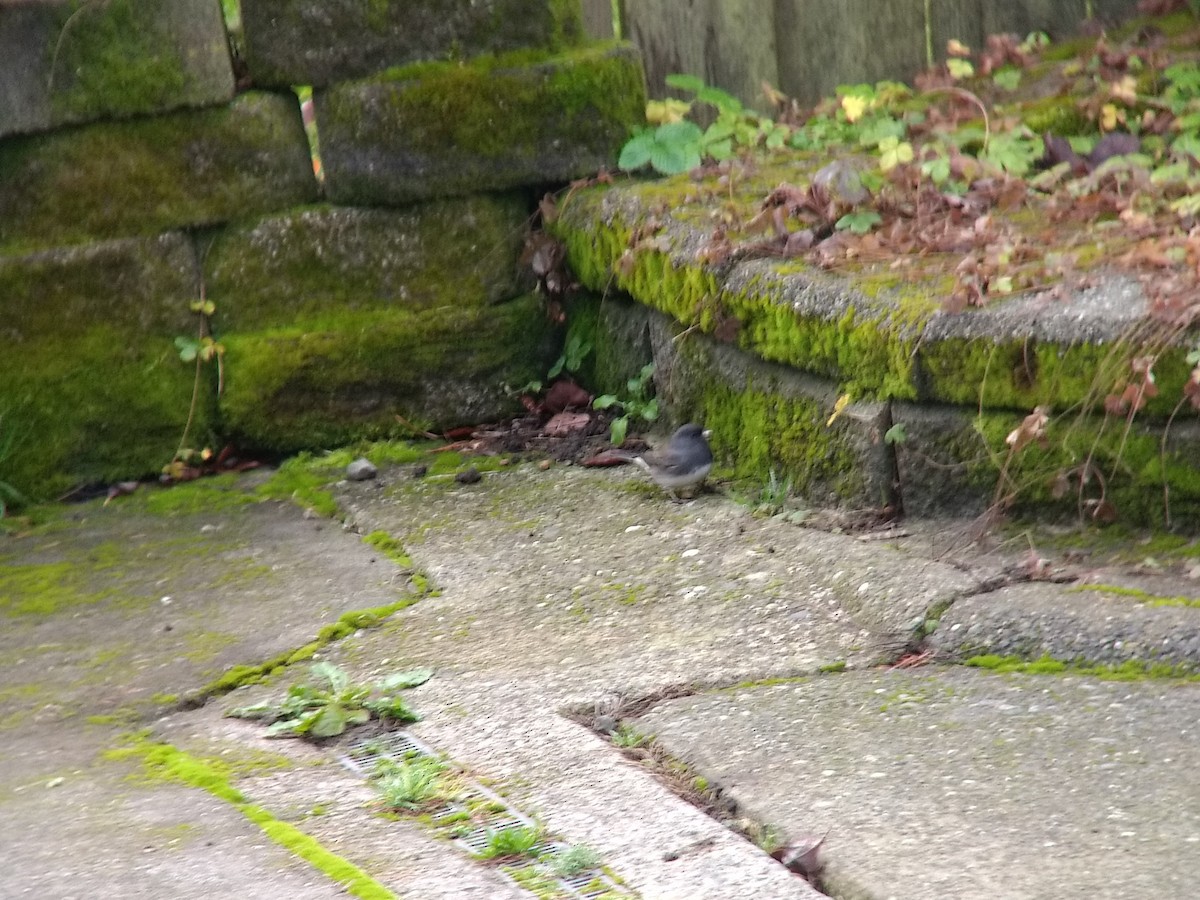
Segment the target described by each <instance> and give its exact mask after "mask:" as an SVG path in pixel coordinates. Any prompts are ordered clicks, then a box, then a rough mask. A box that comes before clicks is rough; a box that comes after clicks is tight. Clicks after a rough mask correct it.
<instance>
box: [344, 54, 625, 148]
mask: <svg viewBox="0 0 1200 900" xmlns="http://www.w3.org/2000/svg"><path fill="white" fill-rule="evenodd" d="M619 46H620V45H617V44H614V43H606V44H594V45H591V46H589V47H586V48H584V49H580V50H573V51H570V52H568V53H566V54H561V55H558V56H551V55H549V54H544V53H538V52H536V51H517V52H515V53H509V54H503V55H500V56H485V57H477V58H475V59H472V60H471V61H470V63H469V64H466V65H463V64H456V63H422V64H417V65H413V66H405V67H401V68H398V69H392V70H389V71H388V72H386V73H384V75H383V77H382V80H388V81H395V82H404V83H406V89H405V90H404V91H403V92H402V93H400V94H396V95H393V97H392V103H393V105H394V121H398V122H403V123H404V125H405V127H406V128H408V129H411V130H412V133H411V135H409V139H410V140H412V141H413V142H414V143H416V144H417V145H418V146H422V147H428V148H430V149H431V150H432V149H433V148H438V147H442V148H444V147H454V148H456V150H457V151H462V152H464V153H465V154H466V155H468V156H479V157H484V158H488V157H493V158H510V157H512V156H513V155H514V154H515V155H518V156H520V155H523V154H528V155H531V156H536V155H537V154H538V153H539V152H540V150H541V148H543V147H545V146H546V145H547V143H550V142H553V141H555V140H561V141H568V142H569V143H570V145H582V146H585V147H601V148H604V147H611V146H613V144H614V134H613V128H614V126H619V125H620V124H622V123H623V124H624V125H625V126H627V129H628V131H627V134H626V136H628V134H629V133H632V129H633V126H634V125H635V124H637V123H640V122H642V121H644V109H645V86H644V84H643V82H642V74H641V72H640V71H639V70H638V68H637V67H636V66H634V65H631V62H630V59H629V57H628V56H626V55H624V54H622V53H619V52H617V49H618V47H619ZM499 111H503V114H498V112H499ZM343 124H347V123H343ZM381 124H382V123H381Z"/></svg>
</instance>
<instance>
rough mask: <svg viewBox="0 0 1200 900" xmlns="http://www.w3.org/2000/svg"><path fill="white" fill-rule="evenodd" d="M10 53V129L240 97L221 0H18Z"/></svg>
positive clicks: (6, 38) (5, 35) (8, 24)
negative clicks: (30, 0)
mask: <svg viewBox="0 0 1200 900" xmlns="http://www.w3.org/2000/svg"><path fill="white" fill-rule="evenodd" d="M0 58H2V59H3V60H4V65H3V66H0V137H4V136H5V135H9V134H14V133H21V132H31V131H42V130H45V129H47V128H52V127H55V126H58V125H64V124H69V123H77V122H88V121H92V120H94V119H99V118H108V117H124V116H134V115H145V114H148V113H160V112H165V111H168V110H172V109H176V108H178V107H181V106H210V105H215V104H221V103H225V102H227V101H228V100H229V99H230V98H232V97H233V68H232V66H231V64H230V59H229V39H228V36H227V35H226V33H225V23H224V20H223V19H222V17H221V5H220V3H219V2H218V0H106V2H103V3H94V2H79V0H39V2H36V3H22V2H16V3H14V2H11V0H8V2H3V3H0Z"/></svg>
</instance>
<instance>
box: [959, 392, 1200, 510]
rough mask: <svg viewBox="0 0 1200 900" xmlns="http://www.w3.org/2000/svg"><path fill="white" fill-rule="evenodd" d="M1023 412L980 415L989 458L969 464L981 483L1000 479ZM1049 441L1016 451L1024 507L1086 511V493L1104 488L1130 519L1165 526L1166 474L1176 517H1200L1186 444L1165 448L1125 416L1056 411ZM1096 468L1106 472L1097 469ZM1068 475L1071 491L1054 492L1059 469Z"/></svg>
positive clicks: (1012, 470)
mask: <svg viewBox="0 0 1200 900" xmlns="http://www.w3.org/2000/svg"><path fill="white" fill-rule="evenodd" d="M1021 418H1022V417H1021V416H1011V415H1004V414H1000V413H996V414H984V415H981V416H977V417H976V420H975V427H976V430H977V431H978V433H979V434H980V436H981V437H982V438H983V439H984V442H985V444H986V445H987V447H988V448H989V449H990V452H991V461H990V462H987V463H975V464H974V465H972V466H970V467H969V468H968V474H969V477H970V478H971V479H972V481H973V482H974V483H976V484H984V485H986V484H995V481H996V477H997V473H998V472H999V471H1000V469H1001V468H1003V467H1004V466H1005V460H1006V459H1008V458H1009V455H1010V453H1009V448H1008V446H1007V445H1006V443H1005V438H1006V437H1007V435H1008V434H1009V433H1010V432H1011V431H1012V430H1013V429H1014V428H1016V427H1017V425H1018V424H1019V423H1020V421H1021ZM1046 438H1047V440H1046V443H1045V445H1044V446H1042V445H1039V444H1037V443H1033V444H1030V445H1028V446H1026V447H1025V448H1023V449H1022V450H1021V451H1020V452H1019V453H1013V454H1011V456H1012V458H1011V460H1009V461H1008V463H1007V473H1008V477H1009V478H1010V479H1011V484H1012V485H1015V492H1016V493H1015V503H1016V508H1017V509H1018V510H1019V511H1023V512H1037V513H1041V514H1045V513H1046V512H1048V511H1051V510H1055V509H1057V510H1062V511H1071V512H1077V511H1079V510H1080V509H1081V507H1082V511H1083V513H1084V515H1085V516H1086V515H1087V514H1088V509H1089V507H1088V506H1087V505H1086V501H1087V500H1089V499H1092V500H1094V499H1096V498H1097V497H1098V496H1099V495H1100V487H1101V484H1103V485H1104V487H1105V493H1104V497H1105V499H1106V500H1107V501H1108V502H1109V503H1111V504H1112V505H1113V507H1114V508H1115V510H1116V513H1117V516H1118V520H1119V521H1121V522H1125V523H1134V524H1140V525H1151V526H1162V525H1164V524H1166V520H1167V516H1166V512H1167V508H1166V506H1165V503H1164V491H1163V484H1164V482H1166V483H1169V484H1170V486H1171V489H1170V512H1171V520H1172V522H1191V521H1196V520H1197V518H1200V470H1197V468H1196V466H1195V463H1194V460H1193V457H1192V456H1191V453H1190V451H1189V449H1188V448H1187V447H1183V448H1181V449H1180V450H1179V451H1173V452H1168V453H1165V454H1164V453H1163V450H1162V446H1161V437H1160V436H1159V435H1158V434H1156V433H1154V432H1153V431H1151V430H1149V429H1148V428H1146V427H1145V426H1142V425H1140V424H1135V425H1134V427H1133V428H1132V429H1131V430H1130V432H1129V433H1128V434H1127V435H1126V434H1125V431H1124V422H1123V421H1116V422H1113V421H1109V422H1105V421H1103V420H1100V421H1096V420H1090V419H1079V418H1076V419H1069V418H1066V417H1059V418H1055V419H1052V420H1051V421H1050V423H1049V425H1048V426H1047V429H1046ZM1085 462H1086V463H1088V464H1089V465H1090V466H1091V467H1092V469H1091V476H1090V478H1089V480H1088V484H1087V485H1086V486H1085V488H1084V491H1083V500H1084V501H1085V502H1083V503H1082V504H1081V501H1080V498H1079V493H1078V492H1079V474H1080V472H1081V470H1082V466H1083V464H1084V463H1085ZM1096 472H1099V473H1100V474H1101V478H1102V481H1101V478H1097V477H1096V474H1095V473H1096ZM1060 473H1061V474H1063V475H1065V476H1068V481H1067V482H1066V483H1067V488H1068V489H1067V491H1066V493H1065V494H1064V495H1063V496H1061V497H1055V484H1056V477H1057V476H1059V475H1060Z"/></svg>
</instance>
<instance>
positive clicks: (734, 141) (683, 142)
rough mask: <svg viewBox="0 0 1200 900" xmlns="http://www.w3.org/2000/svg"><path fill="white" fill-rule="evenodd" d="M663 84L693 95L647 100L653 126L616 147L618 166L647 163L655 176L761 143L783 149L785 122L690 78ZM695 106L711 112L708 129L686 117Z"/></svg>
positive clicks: (673, 78) (678, 77) (670, 79)
mask: <svg viewBox="0 0 1200 900" xmlns="http://www.w3.org/2000/svg"><path fill="white" fill-rule="evenodd" d="M667 84H668V86H670V87H673V88H675V89H677V90H681V91H685V92H687V93H690V94H693V95H694V96H693V98H692V99H691V100H690V101H687V102H684V101H681V100H658V101H652V102H651V104H650V107H649V109H648V112H647V118H648V119H650V120H651V121H653V122H656V123H657V124H656V126H655V127H654V128H649V129H646V130H644V131H641V132H639V133H638V134H636V135H634V136H633V137H632V138H630V139H629V141H628V142H627V143H626V144H625V146H624V147H623V148H622V149H621V155H620V158H619V159H618V161H617V165H618V166H620V167H621V168H622V169H624V170H626V171H633V170H635V169H641V168H643V167H645V166H650V167H651V168H652V169H654V171H656V172H658V173H660V174H663V175H674V174H677V173H679V172H687V171H689V170H690V169H694V168H696V167H697V166H699V165H700V164H701V163H702V162H703V161H705V160H710V161H715V162H721V161H722V160H726V159H730V158H732V157H733V156H734V155H735V154H736V153H737V152H739V151H745V150H750V149H753V148H754V147H757V146H759V145H760V144H761V145H762V146H765V147H768V148H772V149H774V148H777V147H782V146H783V144H784V141H786V140H787V138H788V135H789V134H790V132H791V129H790V128H789V127H788V126H787V125H784V124H783V123H780V122H775V121H773V120H772V119H770V118H769V117H767V116H762V115H759V114H758V113H756V112H754V111H753V110H750V109H746V108H745V107H744V106H743V105H742V102H741V101H740V100H738V99H737V98H736V97H734V96H733V95H731V94H728V93H726V92H725V91H723V90H721V89H720V88H715V87H711V86H710V85H707V84H705V83H704V82H703V81H702V80H701V79H699V78H696V77H695V76H692V75H668V76H667ZM697 105H704V106H707V107H710V108H711V109H713V110H715V111H716V120H715V121H713V123H712V124H711V125H709V126H708V127H707V128H701V127H700V126H699V125H697V124H696V123H695V122H693V121H691V120H689V119H687V118H685V117H686V116H687V114H688V113H690V112H692V110H693V107H695V106H697Z"/></svg>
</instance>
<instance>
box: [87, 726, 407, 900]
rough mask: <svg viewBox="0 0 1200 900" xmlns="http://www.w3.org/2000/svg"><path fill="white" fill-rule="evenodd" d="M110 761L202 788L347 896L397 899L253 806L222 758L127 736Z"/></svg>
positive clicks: (153, 777) (310, 839) (110, 754)
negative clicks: (139, 766) (139, 765)
mask: <svg viewBox="0 0 1200 900" xmlns="http://www.w3.org/2000/svg"><path fill="white" fill-rule="evenodd" d="M105 756H106V758H108V759H113V760H123V759H135V760H140V761H141V763H142V766H143V770H144V773H145V777H147V778H149V779H151V780H155V781H171V782H177V783H180V784H186V785H188V786H190V787H195V788H200V789H201V790H203V791H207V792H208V793H210V794H212V795H213V796H214V797H217V798H218V799H220V800H223V801H225V802H226V803H229V804H230V805H231V806H233V807H234V808H235V809H237V811H238V812H240V813H241V814H242V815H243V816H245V817H246V818H247V819H249V820H250V821H251V822H253V823H254V824H255V825H257V826H258V827H259V828H261V829H262V831H263V833H264V834H265V835H266V836H267V837H269V838H270V839H271V840H272V841H274V842H275V843H276V844H279V845H280V846H281V847H283V848H284V849H286V850H288V851H289V852H291V853H293V854H295V855H296V856H298V857H300V858H301V859H303V860H304V861H305V862H307V863H308V864H309V865H311V866H312V867H313V868H315V869H317V870H318V871H320V872H322V873H323V874H324V875H326V876H327V877H328V878H331V879H332V880H333V881H336V882H337V883H338V884H341V885H342V886H343V887H344V888H345V890H346V892H347V893H348V894H350V895H351V896H353V897H359V898H361V900H396V895H395V894H393V893H392V892H391V891H389V890H388V889H387V888H386V887H384V886H383V885H382V884H380V883H379V882H378V881H376V880H375V879H373V878H372V877H371V876H370V875H368V874H367V873H366V872H364V871H363V870H362V869H360V868H359V867H358V866H356V865H354V864H353V863H351V862H349V861H348V860H346V859H343V858H342V857H340V856H337V855H336V854H334V853H331V852H330V851H329V850H326V849H325V848H324V847H323V846H322V845H321V843H320V842H319V841H317V840H316V839H315V838H313V837H311V836H310V835H307V834H305V833H304V832H303V831H301V830H300V829H298V828H296V827H295V826H294V825H290V824H288V823H287V822H283V821H280V820H279V819H277V818H275V816H274V815H272V814H271V813H270V812H269V811H268V810H266V809H264V808H263V807H261V806H257V805H255V804H253V803H251V802H250V801H249V799H248V798H247V797H246V796H245V795H244V794H243V793H242V792H241V791H239V790H238V789H237V788H235V787H234V786H233V785H232V784H231V782H230V779H231V777H232V776H233V774H234V771H233V769H232V768H231V767H229V766H227V765H224V764H223V763H222V762H221V761H220V760H216V759H204V758H201V757H197V756H193V755H192V754H190V753H187V752H185V751H183V750H180V749H178V748H176V747H174V746H172V745H170V744H162V743H157V742H154V741H151V740H149V739H148V738H147V737H146V736H145V735H139V736H135V737H133V738H131V739H130V740H129V741H128V742H127V743H126V744H125V745H124V746H122V747H119V748H116V749H113V750H110V751H108V752H107V753H105Z"/></svg>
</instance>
